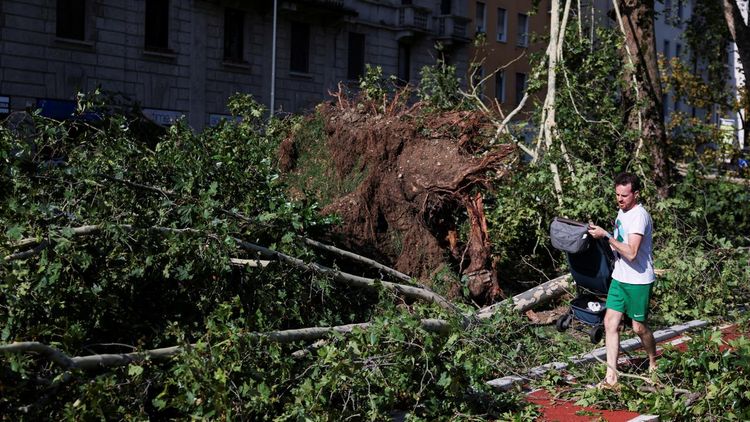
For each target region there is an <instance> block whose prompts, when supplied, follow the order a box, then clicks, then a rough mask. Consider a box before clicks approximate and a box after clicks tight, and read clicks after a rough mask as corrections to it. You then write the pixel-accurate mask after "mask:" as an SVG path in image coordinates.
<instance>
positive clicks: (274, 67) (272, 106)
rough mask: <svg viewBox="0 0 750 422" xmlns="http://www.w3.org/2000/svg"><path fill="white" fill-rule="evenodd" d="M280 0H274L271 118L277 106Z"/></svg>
mask: <svg viewBox="0 0 750 422" xmlns="http://www.w3.org/2000/svg"><path fill="white" fill-rule="evenodd" d="M277 3H278V0H273V35H272V38H273V39H272V40H271V102H270V113H269V118H272V117H273V110H274V108H275V107H276V106H275V104H274V102H275V100H276V98H275V97H276V23H277V22H276V21H277V16H276V13H277V10H278V4H277Z"/></svg>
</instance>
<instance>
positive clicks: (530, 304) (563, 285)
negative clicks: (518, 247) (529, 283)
mask: <svg viewBox="0 0 750 422" xmlns="http://www.w3.org/2000/svg"><path fill="white" fill-rule="evenodd" d="M572 285H573V283H572V282H571V275H570V274H569V273H568V274H564V275H561V276H560V277H557V278H553V279H552V280H550V281H548V282H546V283H542V284H540V285H538V286H536V287H533V288H531V289H529V290H526V291H525V292H523V293H519V294H517V295H515V296H513V297H512V298H509V299H505V300H503V301H502V302H498V303H496V304H494V305H491V306H488V307H485V308H482V309H480V310H479V311H477V313H476V314H475V316H476V317H477V318H478V319H487V318H489V317H491V316H492V315H493V314H494V313H496V312H498V311H499V310H500V309H501V308H503V307H505V306H509V305H512V306H513V309H515V310H516V311H517V312H526V311H528V310H529V309H532V308H534V307H536V306H539V305H541V304H544V303H546V302H549V301H550V300H552V299H555V298H557V297H560V296H562V295H563V294H564V293H566V292H568V291H569V290H570V288H571V286H572Z"/></svg>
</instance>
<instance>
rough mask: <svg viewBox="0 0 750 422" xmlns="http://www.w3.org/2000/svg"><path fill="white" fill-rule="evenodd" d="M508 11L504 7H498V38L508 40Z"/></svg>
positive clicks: (503, 40)
mask: <svg viewBox="0 0 750 422" xmlns="http://www.w3.org/2000/svg"><path fill="white" fill-rule="evenodd" d="M507 32H508V11H507V10H505V9H503V8H498V9H497V40H498V41H500V42H505V41H507V38H508V35H507Z"/></svg>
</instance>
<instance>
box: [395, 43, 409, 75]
mask: <svg viewBox="0 0 750 422" xmlns="http://www.w3.org/2000/svg"><path fill="white" fill-rule="evenodd" d="M410 79H411V46H410V45H409V44H404V43H398V83H399V84H402V85H406V84H407V83H409V80H410Z"/></svg>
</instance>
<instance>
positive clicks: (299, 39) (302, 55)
mask: <svg viewBox="0 0 750 422" xmlns="http://www.w3.org/2000/svg"><path fill="white" fill-rule="evenodd" d="M291 35H292V36H291V47H290V48H291V51H290V52H289V53H290V54H289V70H290V71H292V72H300V73H307V72H309V71H310V63H309V62H310V25H308V24H306V23H301V22H292V34H291Z"/></svg>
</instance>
